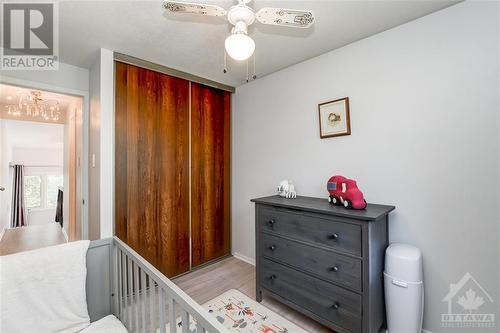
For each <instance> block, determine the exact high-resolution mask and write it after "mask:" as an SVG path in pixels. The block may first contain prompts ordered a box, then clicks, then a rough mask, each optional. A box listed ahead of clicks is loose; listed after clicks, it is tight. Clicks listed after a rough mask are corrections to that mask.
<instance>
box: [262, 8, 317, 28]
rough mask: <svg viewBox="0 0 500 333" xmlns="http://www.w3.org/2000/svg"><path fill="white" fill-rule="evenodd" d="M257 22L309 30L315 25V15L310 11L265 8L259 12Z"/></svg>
mask: <svg viewBox="0 0 500 333" xmlns="http://www.w3.org/2000/svg"><path fill="white" fill-rule="evenodd" d="M256 18H257V20H258V21H259V22H260V23H263V24H272V25H281V26H286V27H296V28H309V27H310V26H311V25H313V23H314V16H313V13H312V12H310V11H308V10H296V9H283V8H271V7H265V8H262V9H261V10H259V11H258V12H257V15H256Z"/></svg>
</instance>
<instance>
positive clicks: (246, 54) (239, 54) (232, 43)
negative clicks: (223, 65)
mask: <svg viewBox="0 0 500 333" xmlns="http://www.w3.org/2000/svg"><path fill="white" fill-rule="evenodd" d="M225 46H226V51H227V54H229V56H230V57H231V58H233V59H234V60H240V61H241V60H247V59H248V58H250V57H251V56H252V54H253V52H254V51H255V42H254V41H253V39H252V38H250V37H248V36H247V35H246V34H244V33H237V34H232V35H230V36H229V37H227V38H226V42H225Z"/></svg>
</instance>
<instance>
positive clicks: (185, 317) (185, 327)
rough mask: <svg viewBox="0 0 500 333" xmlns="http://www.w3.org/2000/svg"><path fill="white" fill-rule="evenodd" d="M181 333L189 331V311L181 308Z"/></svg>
mask: <svg viewBox="0 0 500 333" xmlns="http://www.w3.org/2000/svg"><path fill="white" fill-rule="evenodd" d="M181 317H182V333H189V312H187V311H186V310H184V309H183V310H182V313H181Z"/></svg>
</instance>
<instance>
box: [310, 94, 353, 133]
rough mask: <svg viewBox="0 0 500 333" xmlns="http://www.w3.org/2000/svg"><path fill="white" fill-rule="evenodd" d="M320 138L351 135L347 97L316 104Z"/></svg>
mask: <svg viewBox="0 0 500 333" xmlns="http://www.w3.org/2000/svg"><path fill="white" fill-rule="evenodd" d="M318 113H319V136H320V138H321V139H325V138H332V137H336V136H344V135H351V119H350V114H349V97H344V98H339V99H335V100H333V101H329V102H324V103H321V104H318Z"/></svg>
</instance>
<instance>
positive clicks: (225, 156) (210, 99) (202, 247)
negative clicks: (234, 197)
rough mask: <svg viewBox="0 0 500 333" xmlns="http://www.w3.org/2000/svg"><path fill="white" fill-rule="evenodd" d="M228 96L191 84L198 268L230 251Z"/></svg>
mask: <svg viewBox="0 0 500 333" xmlns="http://www.w3.org/2000/svg"><path fill="white" fill-rule="evenodd" d="M230 98H231V94H230V93H229V92H226V91H222V90H219V89H215V88H210V87H207V86H204V85H201V84H197V83H191V238H192V264H193V266H197V265H200V264H203V263H206V262H207V261H210V260H213V259H216V258H218V257H221V256H224V255H227V254H229V251H230V140H231V138H230Z"/></svg>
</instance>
